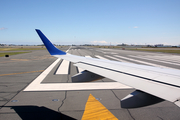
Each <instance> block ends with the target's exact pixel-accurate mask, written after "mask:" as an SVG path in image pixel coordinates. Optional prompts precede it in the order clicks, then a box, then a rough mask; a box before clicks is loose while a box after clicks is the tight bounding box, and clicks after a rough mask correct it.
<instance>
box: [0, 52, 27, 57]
mask: <svg viewBox="0 0 180 120" xmlns="http://www.w3.org/2000/svg"><path fill="white" fill-rule="evenodd" d="M23 53H29V52H6V53H0V57H4V56H5V55H9V56H10V55H17V54H23Z"/></svg>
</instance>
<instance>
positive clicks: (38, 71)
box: [0, 70, 44, 76]
mask: <svg viewBox="0 0 180 120" xmlns="http://www.w3.org/2000/svg"><path fill="white" fill-rule="evenodd" d="M43 71H44V70H38V71H29V72H19V73H8V74H0V76H7V75H17V74H25V73H35V72H43Z"/></svg>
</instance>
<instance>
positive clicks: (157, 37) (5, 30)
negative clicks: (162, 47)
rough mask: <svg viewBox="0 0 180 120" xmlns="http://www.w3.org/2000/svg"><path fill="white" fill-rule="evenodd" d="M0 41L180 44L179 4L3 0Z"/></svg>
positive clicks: (175, 0)
mask: <svg viewBox="0 0 180 120" xmlns="http://www.w3.org/2000/svg"><path fill="white" fill-rule="evenodd" d="M0 5H1V7H0V11H1V12H0V43H4V44H30V45H32V44H36V45H37V44H42V42H41V41H40V39H39V37H38V35H37V34H36V32H35V29H40V30H41V31H42V32H43V33H44V34H45V35H46V36H47V37H48V38H49V39H50V40H51V41H52V42H53V43H55V44H107V45H108V44H110V43H111V44H119V43H127V44H171V45H179V44H180V0H0Z"/></svg>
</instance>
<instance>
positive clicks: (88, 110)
mask: <svg viewBox="0 0 180 120" xmlns="http://www.w3.org/2000/svg"><path fill="white" fill-rule="evenodd" d="M82 120H118V119H117V118H116V117H115V116H114V115H113V114H112V113H111V112H110V111H109V110H108V109H107V108H106V107H104V105H103V104H101V103H100V102H99V101H98V100H96V98H95V97H94V96H92V95H91V94H90V95H89V98H88V101H87V103H86V107H85V110H84V114H83V116H82Z"/></svg>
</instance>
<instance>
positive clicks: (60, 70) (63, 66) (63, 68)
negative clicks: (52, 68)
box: [56, 60, 70, 75]
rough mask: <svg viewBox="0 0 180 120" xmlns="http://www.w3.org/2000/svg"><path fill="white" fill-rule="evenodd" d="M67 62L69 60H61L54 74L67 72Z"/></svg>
mask: <svg viewBox="0 0 180 120" xmlns="http://www.w3.org/2000/svg"><path fill="white" fill-rule="evenodd" d="M69 63H70V62H69V61H67V60H63V61H62V63H61V64H60V66H59V68H58V70H57V71H56V74H61V75H62V74H66V75H67V74H69Z"/></svg>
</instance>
